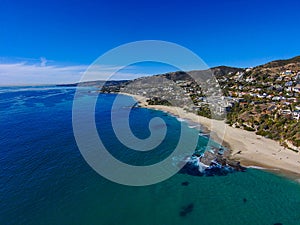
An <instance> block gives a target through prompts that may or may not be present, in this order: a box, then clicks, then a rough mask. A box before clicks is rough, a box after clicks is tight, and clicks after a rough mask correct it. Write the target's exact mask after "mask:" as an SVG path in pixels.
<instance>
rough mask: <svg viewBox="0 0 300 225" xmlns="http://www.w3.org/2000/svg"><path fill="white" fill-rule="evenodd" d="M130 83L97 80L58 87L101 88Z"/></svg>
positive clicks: (125, 81) (59, 85)
mask: <svg viewBox="0 0 300 225" xmlns="http://www.w3.org/2000/svg"><path fill="white" fill-rule="evenodd" d="M127 82H129V80H110V81H104V80H96V81H85V82H80V83H74V84H58V85H56V86H58V87H77V86H81V87H99V86H103V85H105V86H115V85H121V84H126V83H127Z"/></svg>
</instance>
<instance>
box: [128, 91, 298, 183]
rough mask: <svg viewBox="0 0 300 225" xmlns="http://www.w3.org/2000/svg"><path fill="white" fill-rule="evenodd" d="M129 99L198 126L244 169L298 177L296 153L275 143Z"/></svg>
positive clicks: (220, 123) (173, 109)
mask: <svg viewBox="0 0 300 225" xmlns="http://www.w3.org/2000/svg"><path fill="white" fill-rule="evenodd" d="M130 96H132V97H134V98H135V100H136V101H137V102H139V105H140V106H141V107H146V108H150V109H155V110H162V111H165V112H167V113H170V114H172V115H174V116H177V117H179V118H182V119H186V120H189V121H192V122H195V123H199V124H200V125H201V126H202V127H203V128H204V129H205V130H207V131H209V132H210V136H211V138H212V139H213V140H214V141H216V142H218V143H220V144H222V145H223V146H224V147H228V148H229V149H230V150H231V157H232V158H233V159H236V160H239V161H240V162H241V164H242V165H244V166H247V167H257V168H264V169H265V170H270V171H272V172H274V173H278V174H283V175H285V176H288V177H291V178H295V179H299V178H300V153H299V152H298V153H296V152H294V151H292V150H289V149H286V148H284V147H283V146H281V145H280V144H279V143H278V142H276V141H274V140H271V139H268V138H265V137H262V136H258V135H256V134H255V133H254V132H250V131H246V130H242V129H238V128H233V127H231V126H229V125H228V124H226V123H225V122H224V121H217V120H212V119H208V118H206V117H202V116H198V115H196V114H194V113H189V112H186V111H185V110H183V109H182V108H179V107H171V106H163V105H148V104H147V102H146V97H143V96H137V95H130Z"/></svg>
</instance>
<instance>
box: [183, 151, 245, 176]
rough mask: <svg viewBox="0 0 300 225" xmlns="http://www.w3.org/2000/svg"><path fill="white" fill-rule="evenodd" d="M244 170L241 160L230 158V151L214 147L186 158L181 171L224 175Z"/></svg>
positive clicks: (194, 173)
mask: <svg viewBox="0 0 300 225" xmlns="http://www.w3.org/2000/svg"><path fill="white" fill-rule="evenodd" d="M236 171H240V172H244V171H246V168H245V167H243V166H241V165H240V162H238V161H235V160H232V159H230V158H229V153H228V151H225V150H224V149H223V148H219V149H216V148H213V149H211V150H207V151H205V152H204V153H203V154H197V153H195V154H193V155H192V156H191V157H188V158H187V159H186V164H185V166H184V167H183V168H182V169H181V171H180V173H183V174H189V175H193V176H224V175H227V174H228V173H232V172H236Z"/></svg>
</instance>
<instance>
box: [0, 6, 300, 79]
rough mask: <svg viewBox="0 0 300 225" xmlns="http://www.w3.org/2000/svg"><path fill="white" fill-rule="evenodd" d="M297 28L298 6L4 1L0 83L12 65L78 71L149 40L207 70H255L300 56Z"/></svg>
mask: <svg viewBox="0 0 300 225" xmlns="http://www.w3.org/2000/svg"><path fill="white" fill-rule="evenodd" d="M299 24H300V1H297V0H293V1H292V0H284V1H271V0H267V1H263V0H260V1H259V0H254V1H246V0H245V1H243V0H218V1H216V0H206V1H201V0H200V1H188V0H185V1H176V0H172V1H163V0H160V1H158V0H152V1H143V0H139V1H125V0H124V1H121V0H120V1H115V0H110V1H101V0H99V1H96V0H94V1H89V0H87V1H77V0H59V1H56V0H51V1H46V0H44V1H42V0H39V1H31V0H25V1H24V0H22V1H21V0H19V1H14V0H2V1H1V4H0V43H1V44H0V64H5V66H6V67H5V72H2V73H1V66H0V76H4V75H6V76H7V70H8V69H7V68H9V64H16V63H19V64H18V65H20V63H21V64H22V63H23V64H22V66H24V63H25V64H26V65H35V63H37V62H39V63H40V64H43V63H42V61H43V59H42V60H41V57H44V58H45V62H46V64H43V65H46V66H48V65H51V63H52V64H53V65H54V64H55V65H61V66H66V65H67V66H69V67H71V68H73V69H74V67H75V66H78V67H79V65H80V66H83V65H88V64H90V63H92V62H93V61H94V60H95V59H96V58H97V57H99V56H100V55H101V54H103V53H105V52H106V51H108V50H110V49H111V48H114V47H117V46H118V45H121V44H124V43H127V42H132V41H138V40H149V39H152V40H153V39H154V40H164V41H170V42H175V43H177V44H180V45H182V46H185V47H187V48H189V49H190V50H192V51H194V52H195V53H196V54H198V55H199V56H200V57H201V58H202V59H203V60H204V61H205V62H206V63H207V64H208V65H209V66H216V65H229V66H240V67H248V66H255V65H257V64H260V63H264V62H267V61H270V60H273V59H278V58H289V57H293V56H296V55H300V44H299V43H300V42H299V41H300V29H299V27H300V25H299ZM18 69H19V70H22V68H18ZM14 70H15V68H13V69H12V73H14ZM17 71H18V70H17ZM66 76H67V75H66ZM22 79H25V78H24V77H23V78H22ZM32 79H33V80H31V82H33V83H34V82H35V80H34V79H35V78H32ZM7 82H9V79H8V78H7Z"/></svg>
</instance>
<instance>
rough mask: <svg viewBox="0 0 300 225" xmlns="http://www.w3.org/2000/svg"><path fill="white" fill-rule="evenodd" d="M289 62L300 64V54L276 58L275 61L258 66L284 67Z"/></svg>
mask: <svg viewBox="0 0 300 225" xmlns="http://www.w3.org/2000/svg"><path fill="white" fill-rule="evenodd" d="M289 64H300V56H296V57H294V58H290V59H281V60H275V61H272V62H269V63H266V64H264V65H261V66H258V67H264V68H274V67H284V66H287V65H289Z"/></svg>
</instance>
